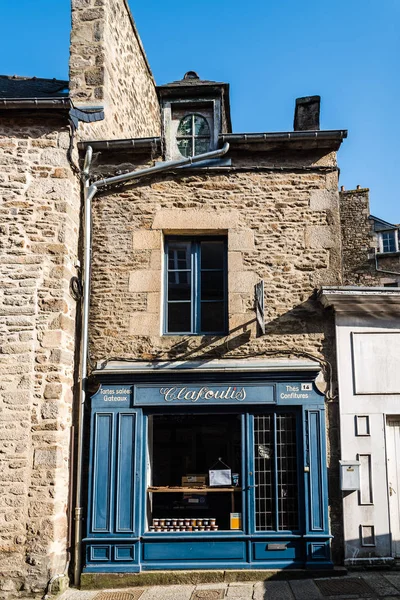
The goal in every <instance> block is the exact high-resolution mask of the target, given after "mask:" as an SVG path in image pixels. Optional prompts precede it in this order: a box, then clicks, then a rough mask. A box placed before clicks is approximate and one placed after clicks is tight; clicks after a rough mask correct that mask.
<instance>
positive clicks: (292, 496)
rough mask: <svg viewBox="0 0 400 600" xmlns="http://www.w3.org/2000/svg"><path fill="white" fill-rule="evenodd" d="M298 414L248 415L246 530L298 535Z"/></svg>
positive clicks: (301, 523)
mask: <svg viewBox="0 0 400 600" xmlns="http://www.w3.org/2000/svg"><path fill="white" fill-rule="evenodd" d="M300 420H301V415H300V412H299V411H296V410H293V411H279V412H275V411H270V412H263V413H261V412H260V413H254V414H251V415H249V459H250V460H249V473H248V489H249V505H250V510H249V530H250V532H252V533H254V534H260V535H265V534H266V533H268V532H280V531H281V532H291V533H299V532H300V531H301V530H302V528H303V519H302V508H303V502H302V493H301V492H302V489H303V488H302V485H301V477H300V469H299V465H300V462H301V459H302V444H301V442H302V440H301V426H300V425H301V423H300Z"/></svg>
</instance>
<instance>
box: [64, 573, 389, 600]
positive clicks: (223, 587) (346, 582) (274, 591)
mask: <svg viewBox="0 0 400 600" xmlns="http://www.w3.org/2000/svg"><path fill="white" fill-rule="evenodd" d="M220 598H225V599H227V600H229V599H231V600H321V599H322V598H325V599H327V600H342V599H343V600H344V599H346V600H351V599H357V598H361V599H363V600H378V599H379V600H383V599H384V600H400V572H390V571H383V572H379V573H377V572H375V573H368V572H365V573H361V572H357V573H352V574H350V575H346V576H344V577H334V578H333V577H332V578H319V579H299V580H293V581H274V580H272V581H271V580H270V581H265V582H264V581H262V582H256V583H254V582H250V583H247V582H238V583H207V584H200V585H169V586H152V587H141V588H123V589H119V590H95V591H77V590H74V589H70V590H68V591H67V592H65V593H64V594H63V595H62V596H60V598H59V600H139V599H140V600H217V599H220Z"/></svg>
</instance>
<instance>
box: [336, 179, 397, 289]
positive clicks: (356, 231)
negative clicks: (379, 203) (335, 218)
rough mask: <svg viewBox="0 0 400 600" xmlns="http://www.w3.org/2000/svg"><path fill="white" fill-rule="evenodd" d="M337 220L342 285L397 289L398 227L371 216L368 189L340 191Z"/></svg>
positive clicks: (358, 188)
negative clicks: (340, 251)
mask: <svg viewBox="0 0 400 600" xmlns="http://www.w3.org/2000/svg"><path fill="white" fill-rule="evenodd" d="M340 221H341V236H342V256H343V284H344V285H361V286H368V287H369V286H383V287H398V285H399V283H400V253H399V250H400V246H399V239H400V238H399V227H398V226H397V225H393V224H392V223H387V222H386V221H383V220H382V219H379V218H377V217H373V216H372V215H371V213H370V207H369V190H368V188H360V187H359V186H358V187H357V189H355V190H348V191H346V190H344V189H342V190H341V191H340ZM383 237H385V244H384V243H383ZM386 239H387V242H386Z"/></svg>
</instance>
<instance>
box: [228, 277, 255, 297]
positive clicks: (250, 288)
mask: <svg viewBox="0 0 400 600" xmlns="http://www.w3.org/2000/svg"><path fill="white" fill-rule="evenodd" d="M256 282H257V276H256V274H255V273H253V271H238V272H237V273H230V274H229V281H228V289H229V294H231V293H233V292H236V293H240V292H245V293H246V292H247V293H251V294H253V293H254V285H255V284H256Z"/></svg>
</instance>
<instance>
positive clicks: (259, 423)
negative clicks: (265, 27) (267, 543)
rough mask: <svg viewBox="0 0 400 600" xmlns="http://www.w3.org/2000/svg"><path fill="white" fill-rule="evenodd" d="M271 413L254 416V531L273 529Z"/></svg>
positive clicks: (273, 498)
mask: <svg viewBox="0 0 400 600" xmlns="http://www.w3.org/2000/svg"><path fill="white" fill-rule="evenodd" d="M273 465H274V446H273V421H272V415H260V416H255V417H254V467H255V484H256V487H255V504H256V506H255V508H256V531H263V530H265V529H266V530H268V529H269V530H271V529H274V516H275V489H274V480H273Z"/></svg>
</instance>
